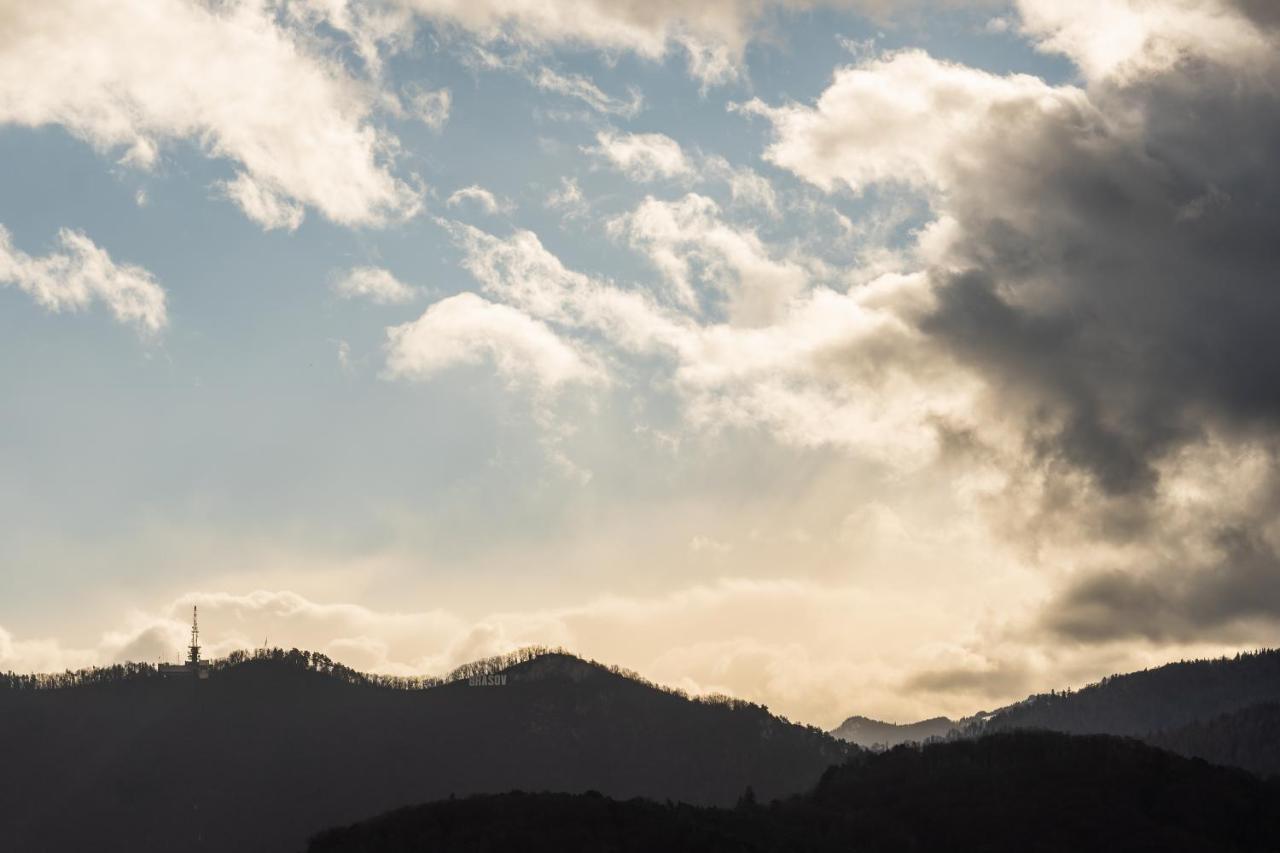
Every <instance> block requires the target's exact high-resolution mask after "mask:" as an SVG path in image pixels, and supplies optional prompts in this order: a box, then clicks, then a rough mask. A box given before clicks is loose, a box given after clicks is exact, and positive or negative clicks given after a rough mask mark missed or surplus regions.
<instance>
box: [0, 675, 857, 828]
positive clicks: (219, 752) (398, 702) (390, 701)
mask: <svg viewBox="0 0 1280 853" xmlns="http://www.w3.org/2000/svg"><path fill="white" fill-rule="evenodd" d="M500 670H501V671H502V672H503V674H504V675H505V677H506V679H505V684H503V685H501V686H494V685H492V684H490V685H487V686H469V682H468V681H467V680H466V679H463V680H459V681H455V682H452V683H447V684H442V685H438V686H432V687H430V688H429V689H412V690H411V689H393V688H391V687H387V686H381V685H378V684H375V683H371V682H369V681H368V680H362V679H361V678H360V677H358V676H356V674H353V673H350V672H349V671H342V670H341V668H334V667H333V666H332V665H331V664H330V663H329V662H328V661H327V659H324V658H322V657H320V656H315V657H312V656H309V655H305V654H303V653H298V652H295V653H275V654H272V655H268V656H265V657H261V658H259V659H251V660H246V661H242V662H238V663H237V664H236V665H232V666H225V665H224V666H219V667H215V669H214V671H213V672H212V673H211V675H210V678H209V679H208V680H207V681H196V680H193V679H189V678H180V679H174V680H165V679H162V678H160V677H158V676H156V675H155V674H154V673H151V672H149V671H148V670H145V669H138V668H134V670H133V672H132V676H131V677H128V678H112V677H104V676H103V675H102V674H101V673H97V674H88V675H86V676H84V677H83V678H75V679H71V680H72V681H76V682H88V683H78V684H77V686H67V687H61V688H59V689H26V688H28V687H29V684H27V682H26V681H25V680H24V679H22V678H17V679H9V680H8V682H6V683H7V685H8V686H7V687H5V688H3V689H0V849H3V850H6V851H8V850H13V851H24V853H28V852H29V853H35V852H36V851H44V853H59V851H72V850H74V851H89V850H92V851H95V853H107V851H130V853H149V851H179V850H180V851H197V850H214V851H236V853H252V851H272V853H288V851H292V850H298V849H300V848H301V847H302V846H303V845H304V843H305V841H306V839H307V838H308V837H309V836H310V835H312V834H313V833H315V832H317V831H319V830H321V829H323V828H325V827H327V826H332V825H334V824H337V823H348V822H351V821H354V820H358V819H362V818H366V817H369V816H372V815H376V814H379V813H381V812H385V811H387V810H388V809H392V808H396V807H399V806H403V805H408V804H411V803H416V802H423V801H427V800H433V799H439V798H442V797H448V796H450V795H451V794H456V795H459V796H462V795H466V794H473V793H482V792H500V791H509V790H512V789H527V790H545V791H565V792H581V791H586V790H597V791H602V792H605V793H607V794H610V795H613V796H617V797H622V798H628V797H637V796H644V797H652V798H657V799H667V798H670V799H672V800H679V801H686V802H690V803H699V804H726V803H733V802H734V801H735V800H736V798H737V797H738V796H739V795H740V794H741V792H742V791H743V789H744V788H746V787H747V786H748V785H751V786H754V787H755V789H756V790H757V791H760V792H761V795H762V796H769V797H772V796H781V795H785V794H791V793H795V792H798V791H802V790H805V789H807V788H809V787H810V786H812V785H813V784H814V783H815V781H816V780H817V779H818V778H819V777H820V776H821V774H822V772H823V770H824V769H826V768H827V767H828V766H829V765H831V764H832V763H833V762H837V761H841V760H843V759H844V757H845V755H846V754H847V750H846V748H845V747H844V746H843V745H842V744H839V743H838V742H837V741H834V740H833V739H831V738H830V737H828V736H827V735H825V734H823V733H822V732H820V731H818V730H816V729H812V728H807V727H802V726H798V725H794V724H791V723H788V722H786V721H785V720H782V719H779V718H777V717H774V716H772V715H770V714H769V713H768V712H767V711H766V710H765V709H763V708H760V707H758V706H754V705H749V704H747V703H741V702H730V701H724V702H718V703H713V702H701V701H691V700H689V699H687V698H685V697H684V696H682V695H678V694H675V693H672V692H669V691H664V690H660V689H657V688H655V687H654V686H652V685H649V684H646V683H643V682H642V681H639V680H637V679H633V678H629V677H626V676H625V675H622V674H618V673H616V672H613V671H610V670H608V669H605V668H603V667H601V666H598V665H594V664H591V663H588V662H585V661H582V660H579V659H577V658H574V657H571V656H568V655H561V654H547V655H542V656H538V657H535V658H533V659H530V660H524V661H522V662H519V663H516V664H515V665H512V666H509V667H505V668H504V667H503V666H499V665H497V664H495V665H490V666H487V667H477V668H474V671H475V672H480V673H489V674H491V673H494V672H498V671H500ZM494 680H500V679H487V681H490V682H491V681H494Z"/></svg>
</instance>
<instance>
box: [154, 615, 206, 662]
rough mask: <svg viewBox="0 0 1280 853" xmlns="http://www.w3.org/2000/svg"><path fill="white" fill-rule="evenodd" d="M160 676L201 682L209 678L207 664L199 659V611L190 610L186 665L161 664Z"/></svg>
mask: <svg viewBox="0 0 1280 853" xmlns="http://www.w3.org/2000/svg"><path fill="white" fill-rule="evenodd" d="M160 674H161V675H163V676H165V677H166V678H171V677H177V676H185V677H187V678H194V679H197V680H202V679H205V678H208V677H209V664H208V663H206V662H205V661H203V660H201V659H200V610H199V608H198V607H194V606H193V607H192V608H191V645H189V646H187V661H186V663H162V664H160Z"/></svg>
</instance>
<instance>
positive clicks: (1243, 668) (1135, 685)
mask: <svg viewBox="0 0 1280 853" xmlns="http://www.w3.org/2000/svg"><path fill="white" fill-rule="evenodd" d="M1264 702H1280V651H1274V650H1269V651H1262V652H1256V653H1251V654H1240V655H1236V656H1235V657H1234V658H1222V659H1219V660H1199V661H1188V662H1182V663H1171V664H1168V665H1167V666H1162V667H1159V668H1157V669H1148V670H1143V671H1142V672H1133V673H1129V674H1128V675H1114V676H1111V677H1110V678H1104V679H1103V680H1102V681H1100V682H1098V683H1097V684H1091V685H1089V686H1088V687H1085V688H1082V689H1080V690H1076V691H1065V692H1063V693H1050V694H1041V695H1038V696H1032V697H1030V698H1028V699H1025V700H1024V701H1022V702H1019V703H1017V704H1016V705H1010V706H1008V707H1006V708H1001V709H1000V710H998V711H995V712H993V713H992V714H991V715H989V716H987V717H986V718H985V719H984V720H982V721H980V722H978V723H973V724H970V725H969V726H968V728H969V730H970V732H971V733H975V732H978V731H994V730H1002V729H1003V730H1007V729H1019V728H1022V729H1049V730H1052V731H1058V732H1069V733H1075V734H1114V735H1134V736H1145V735H1148V734H1151V733H1153V732H1158V731H1162V730H1168V729H1174V728H1179V727H1182V726H1186V725H1188V724H1190V723H1193V722H1196V721H1202V720H1208V719H1211V718H1213V717H1216V716H1218V715H1220V714H1225V713H1229V712H1231V711H1236V710H1239V709H1241V708H1247V707H1249V706H1251V705H1258V704H1262V703H1264Z"/></svg>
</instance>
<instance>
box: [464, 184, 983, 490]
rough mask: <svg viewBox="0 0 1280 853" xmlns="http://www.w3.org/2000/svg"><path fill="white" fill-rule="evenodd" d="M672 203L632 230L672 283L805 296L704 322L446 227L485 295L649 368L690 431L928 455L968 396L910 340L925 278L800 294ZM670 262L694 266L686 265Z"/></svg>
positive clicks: (740, 243)
mask: <svg viewBox="0 0 1280 853" xmlns="http://www.w3.org/2000/svg"><path fill="white" fill-rule="evenodd" d="M651 203H652V204H653V205H656V206H662V205H664V204H665V203H661V202H656V201H652V200H651V201H647V202H645V204H643V205H642V206H641V207H640V208H638V209H637V211H636V212H634V213H633V214H632V215H631V216H630V217H627V218H624V219H623V220H622V221H621V224H620V226H619V227H620V228H623V229H630V228H634V227H636V223H635V221H634V217H635V216H636V214H640V213H645V212H646V206H647V205H649V204H651ZM681 204H682V205H683V206H684V207H687V208H688V210H686V211H681V210H677V211H674V213H676V214H683V213H689V215H690V216H689V219H690V221H689V222H688V223H685V222H683V221H680V222H666V221H665V220H666V218H669V217H670V216H671V215H672V214H673V211H670V210H659V211H657V212H656V218H657V219H658V220H659V224H661V225H662V227H657V226H654V227H649V226H648V225H641V226H639V228H640V230H639V231H638V232H637V233H639V234H642V235H648V236H649V237H653V235H665V237H664V239H666V240H667V242H669V243H670V244H671V246H670V247H669V249H670V254H671V265H672V267H673V269H675V270H677V272H678V271H679V270H681V269H683V268H684V267H683V265H684V264H685V263H686V262H689V264H690V266H694V265H701V264H708V265H711V266H715V265H721V266H723V267H725V269H723V270H720V271H718V272H715V273H714V275H713V277H712V281H715V282H721V283H723V284H724V286H725V287H726V288H728V289H730V290H732V289H733V288H737V287H740V286H743V285H742V281H743V280H744V277H745V280H746V281H747V286H757V285H758V286H761V287H765V286H772V285H773V284H775V283H776V282H775V279H777V278H782V279H783V280H784V282H785V283H788V287H789V288H791V285H792V284H794V286H795V288H800V287H804V288H805V292H804V293H803V294H797V295H796V298H794V299H791V300H789V301H786V303H785V306H784V307H782V308H781V309H780V311H781V313H780V314H779V315H778V316H776V317H774V318H772V319H771V320H770V322H768V323H763V324H760V325H751V324H746V325H741V326H739V325H734V324H733V323H732V322H718V321H714V320H712V321H708V320H706V319H705V318H703V317H701V316H700V312H699V311H698V310H697V308H696V306H690V305H688V304H687V301H686V300H685V299H684V298H682V297H681V296H680V295H679V294H675V293H671V292H670V291H668V290H666V289H661V290H660V291H659V294H658V295H657V296H656V297H655V296H654V295H652V294H648V293H646V292H644V291H643V290H639V289H626V288H623V287H621V286H619V285H617V284H615V283H612V282H609V281H603V280H599V279H596V278H593V277H591V276H587V275H585V274H583V273H580V272H578V271H575V270H571V269H568V268H566V267H565V266H564V265H563V264H562V263H561V262H560V260H559V259H558V258H557V257H555V256H554V255H553V254H552V253H550V252H549V251H547V249H546V248H545V247H544V246H543V245H542V243H541V242H540V241H539V240H538V238H537V236H536V235H534V234H533V233H531V232H527V231H518V232H516V233H515V234H514V235H512V236H511V237H509V238H506V239H503V238H498V237H494V236H493V235H490V234H486V233H484V232H482V231H479V230H478V229H475V228H471V227H469V226H460V225H453V226H451V227H452V230H453V233H454V239H455V242H457V243H458V245H459V246H460V247H461V248H462V250H463V252H464V257H463V262H462V265H463V267H464V268H465V269H466V270H467V271H468V272H470V273H471V275H472V276H473V277H475V279H476V280H477V281H478V282H479V283H480V285H481V288H482V290H483V291H484V292H485V293H486V294H487V295H488V296H490V297H492V298H494V299H496V300H498V301H500V302H503V303H506V304H510V305H512V306H514V307H516V308H518V309H519V310H520V311H522V312H524V313H526V314H528V315H529V316H531V317H534V318H538V319H540V320H542V321H544V322H548V323H554V324H555V325H556V326H557V328H559V329H560V330H561V331H562V333H563V334H565V335H571V336H574V337H576V338H577V339H578V340H579V342H580V344H581V345H582V346H584V347H590V348H592V349H597V350H598V349H600V348H602V347H604V346H607V347H608V348H610V349H613V350H614V351H615V352H616V354H617V355H619V356H626V357H627V359H628V360H634V359H636V358H637V357H639V358H644V359H651V358H653V357H657V358H658V359H660V360H659V361H658V362H657V363H656V364H655V368H656V369H659V370H661V371H662V374H661V375H663V376H665V377H666V380H665V381H664V383H663V384H664V385H668V386H669V387H670V388H671V389H672V390H673V391H674V392H675V393H676V394H677V395H678V397H677V398H678V401H679V402H680V403H681V404H682V411H683V414H684V417H685V421H686V424H687V425H688V426H690V427H692V428H694V429H696V430H698V431H705V432H708V433H716V432H718V431H722V430H725V429H731V428H740V429H744V430H754V429H759V428H760V427H764V428H766V429H767V430H768V431H769V432H771V433H772V434H773V435H774V436H776V437H777V438H779V439H780V440H782V441H783V442H785V443H787V444H791V445H796V446H800V447H832V446H835V447H840V448H844V449H847V450H848V451H850V452H852V453H855V454H857V455H859V456H861V457H864V458H868V459H873V460H875V461H877V462H880V463H883V464H886V465H889V466H891V467H895V468H902V469H913V468H918V467H919V466H920V465H922V464H926V463H927V462H928V461H929V460H931V459H932V458H934V457H935V456H936V455H937V453H938V452H939V449H940V439H939V436H938V430H937V427H936V423H937V422H938V421H939V420H946V419H954V418H958V417H960V416H961V415H963V413H965V412H966V411H967V410H968V408H969V407H971V405H972V397H973V394H974V387H973V382H972V380H971V379H970V378H968V377H966V376H965V375H964V373H963V372H962V371H958V370H955V369H954V368H953V367H952V366H950V365H948V364H947V363H946V360H945V356H944V355H943V354H941V353H939V352H937V351H936V350H934V349H931V348H930V347H929V345H928V342H927V340H926V339H925V337H924V336H923V335H922V334H921V333H920V332H918V331H916V330H915V329H914V328H913V324H914V323H915V322H916V320H917V319H918V317H919V316H920V315H921V314H923V313H924V312H926V311H927V310H928V307H929V306H930V305H931V302H930V297H929V295H928V293H927V291H926V290H925V288H926V286H927V278H926V277H925V276H922V275H915V276H884V277H881V278H879V279H877V280H876V281H874V282H872V283H869V284H868V285H865V286H863V287H862V288H860V289H859V290H857V291H856V292H855V291H851V292H849V293H841V292H838V291H835V290H832V289H830V288H827V287H810V286H809V283H808V282H806V281H804V273H803V271H802V270H801V269H800V268H799V267H794V266H790V265H787V264H782V263H779V262H776V261H774V260H772V259H771V258H769V256H768V254H767V252H766V251H765V249H764V247H763V245H762V244H761V243H760V242H759V241H758V240H756V239H754V235H752V234H750V232H739V231H736V230H734V229H732V228H730V227H729V226H728V225H726V224H725V223H723V222H720V221H719V220H718V219H716V218H715V217H714V215H713V214H714V211H712V209H711V208H710V207H709V206H708V204H707V200H705V199H702V198H701V197H696V196H694V197H686V200H685V202H683V203H681ZM645 219H646V217H644V216H642V217H641V221H642V222H643V221H644V220H645ZM699 229H701V230H699ZM704 232H705V233H704ZM655 239H656V238H655ZM683 253H689V254H691V255H692V254H699V255H701V256H705V257H700V258H698V259H697V260H696V262H692V261H688V259H687V258H685V257H684V255H683ZM661 260H662V258H661V256H660V257H659V261H660V262H661ZM753 276H754V277H758V280H757V279H756V278H753ZM790 279H795V281H794V282H791V281H790ZM714 286H719V284H716V285H714ZM748 319H749V318H748Z"/></svg>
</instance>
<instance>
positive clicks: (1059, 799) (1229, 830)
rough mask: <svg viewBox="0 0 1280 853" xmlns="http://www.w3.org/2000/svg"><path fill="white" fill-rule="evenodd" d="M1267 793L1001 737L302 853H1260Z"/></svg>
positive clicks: (1256, 783) (1141, 756)
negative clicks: (702, 792) (762, 788)
mask: <svg viewBox="0 0 1280 853" xmlns="http://www.w3.org/2000/svg"><path fill="white" fill-rule="evenodd" d="M1277 849H1280V786H1277V784H1276V783H1274V782H1263V781H1261V780H1259V779H1257V778H1256V777H1253V776H1251V775H1249V774H1247V773H1244V772H1243V771H1238V770H1230V769H1226V768H1220V767H1214V766H1211V765H1208V764H1205V763H1203V762H1196V761H1191V760H1188V759H1184V758H1180V757H1178V756H1175V755H1171V754H1169V753H1167V752H1162V751H1160V750H1156V749H1153V748H1151V747H1148V746H1145V745H1143V744H1140V743H1138V742H1136V741H1132V740H1125V739H1120V738H1112V737H1106V736H1087V737H1084V736H1070V735H1061V734H1056V733H1049V732H1014V733H1001V734H996V735H991V736H987V737H983V738H980V739H976V740H962V741H953V742H949V743H939V744H932V745H929V746H925V747H923V748H919V747H910V746H902V747H897V748H895V749H893V750H890V751H888V752H885V753H881V754H863V755H860V756H858V757H857V758H855V759H853V760H851V761H850V762H848V763H847V764H845V765H843V766H840V767H833V768H832V769H831V770H829V771H828V772H827V773H826V774H825V775H824V776H823V778H822V781H821V782H820V784H819V785H818V786H817V787H816V789H815V790H814V791H813V792H811V793H809V794H807V795H803V796H798V797H795V798H791V799H788V800H786V801H784V802H780V803H775V804H771V805H768V806H765V805H762V804H760V803H759V802H756V801H754V800H753V799H751V798H749V797H744V798H743V799H742V800H741V801H740V802H739V804H738V805H737V806H736V807H735V808H734V809H706V808H694V807H691V806H682V805H674V804H669V803H668V804H664V805H659V804H656V803H653V802H645V801H631V802H617V801H614V800H611V799H607V798H604V797H601V796H599V795H581V796H576V797H569V796H555V795H530V794H519V793H515V794H508V795H503V796H497V797H483V798H477V799H468V800H457V801H446V802H438V803H432V804H428V805H424V806H420V807H416V808H412V809H405V810H402V811H398V812H396V813H393V814H389V815H386V816H384V817H382V818H379V819H377V820H374V821H369V822H367V823H363V824H360V825H356V826H351V827H347V828H339V829H334V830H332V831H330V832H327V833H324V834H322V835H320V836H318V837H317V838H316V839H315V840H314V841H313V842H312V844H311V846H310V848H309V853H411V851H412V853H417V851H424V850H430V851H433V853H462V851H467V853H490V852H491V851H492V853H497V851H510V850H520V851H531V853H538V852H539V851H548V853H550V851H555V853H611V851H635V853H640V852H641V851H657V850H661V851H664V853H683V851H688V853H695V851H697V853H704V851H705V853H730V851H732V853H784V851H785V853H806V851H807V853H827V852H828V851H831V853H835V851H841V853H847V851H859V853H933V851H946V853H968V851H974V853H978V851H981V853H1028V851H1034V853H1080V851H1108V853H1140V852H1141V853H1157V852H1158V853H1232V851H1235V853H1254V851H1256V853H1263V851H1271V852H1272V853H1273V851H1275V850H1277Z"/></svg>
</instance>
